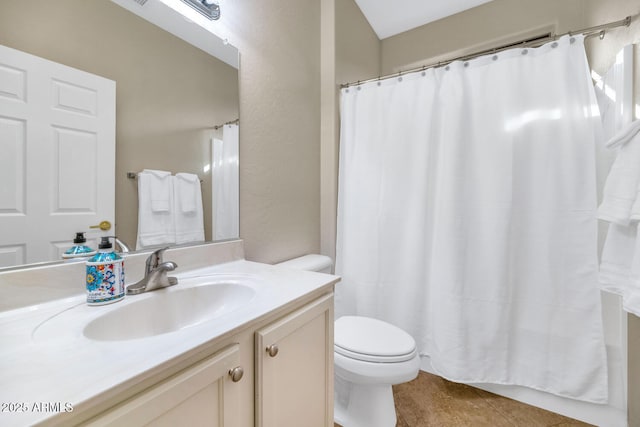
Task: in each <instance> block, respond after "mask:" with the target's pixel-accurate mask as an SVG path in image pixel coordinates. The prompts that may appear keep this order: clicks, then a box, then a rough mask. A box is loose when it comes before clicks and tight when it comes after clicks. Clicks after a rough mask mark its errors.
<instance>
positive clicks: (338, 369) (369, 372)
mask: <svg viewBox="0 0 640 427" xmlns="http://www.w3.org/2000/svg"><path fill="white" fill-rule="evenodd" d="M331 264H332V262H331V258H329V257H327V256H323V255H313V254H312V255H305V256H303V257H300V258H294V259H292V260H289V261H285V262H282V263H280V264H278V265H280V266H283V267H289V268H296V269H300V270H311V271H318V272H321V273H330V272H331ZM338 286H340V285H338ZM334 328H335V329H334V347H333V348H334V370H335V393H334V420H335V422H336V423H338V424H340V425H342V426H343V427H393V426H395V425H396V410H395V406H394V403H393V393H392V390H391V386H392V385H394V384H401V383H404V382H407V381H411V380H412V379H414V378H415V377H416V376H417V375H418V371H419V369H420V356H419V355H418V350H417V348H416V342H415V340H414V339H413V337H411V335H409V334H408V333H406V332H405V331H403V330H402V329H400V328H398V327H396V326H393V325H391V324H389V323H386V322H383V321H381V320H377V319H372V318H369V317H362V316H343V317H341V318H339V319H337V320H336V321H335V326H334Z"/></svg>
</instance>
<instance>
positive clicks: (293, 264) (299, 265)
mask: <svg viewBox="0 0 640 427" xmlns="http://www.w3.org/2000/svg"><path fill="white" fill-rule="evenodd" d="M276 265H279V266H282V267H287V268H294V269H297V270H309V271H317V272H319V273H329V274H331V267H332V265H333V261H331V258H329V257H328V256H325V255H318V254H309V255H305V256H301V257H298V258H293V259H290V260H288V261H284V262H281V263H278V264H276Z"/></svg>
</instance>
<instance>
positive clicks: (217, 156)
mask: <svg viewBox="0 0 640 427" xmlns="http://www.w3.org/2000/svg"><path fill="white" fill-rule="evenodd" d="M239 140H240V127H239V126H238V125H235V124H233V125H224V126H223V128H222V139H221V140H220V139H214V140H213V142H212V150H211V152H212V159H211V164H212V170H211V179H212V184H213V185H212V191H213V194H212V196H213V197H212V200H213V215H212V217H213V239H214V240H224V239H237V238H238V237H239V236H240V224H239V221H240V182H239V179H240V177H239V165H240V162H239V154H240V151H239V150H240V144H239Z"/></svg>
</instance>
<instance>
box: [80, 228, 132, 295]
mask: <svg viewBox="0 0 640 427" xmlns="http://www.w3.org/2000/svg"><path fill="white" fill-rule="evenodd" d="M109 238H110V237H102V239H101V241H100V245H99V246H98V253H97V254H95V255H94V256H93V257H91V258H90V259H89V260H88V261H87V276H86V287H87V304H88V305H104V304H110V303H112V302H116V301H120V300H121V299H123V298H124V260H123V259H122V257H120V256H119V255H118V254H116V253H115V252H114V251H113V245H112V244H111V241H110V240H109Z"/></svg>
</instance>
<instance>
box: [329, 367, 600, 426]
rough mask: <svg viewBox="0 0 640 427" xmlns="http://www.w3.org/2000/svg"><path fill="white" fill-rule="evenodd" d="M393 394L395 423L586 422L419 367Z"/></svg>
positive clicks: (529, 424)
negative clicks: (427, 371) (423, 370)
mask: <svg viewBox="0 0 640 427" xmlns="http://www.w3.org/2000/svg"><path fill="white" fill-rule="evenodd" d="M393 394H394V397H395V402H396V412H397V416H398V424H397V427H578V426H581V427H585V426H589V425H590V424H586V423H583V422H581V421H576V420H573V419H571V418H567V417H564V416H562V415H558V414H556V413H553V412H549V411H545V410H544V409H540V408H536V407H533V406H529V405H526V404H524V403H520V402H517V401H515V400H511V399H507V398H505V397H501V396H498V395H495V394H493V393H489V392H486V391H484V390H480V389H477V388H475V387H471V386H468V385H465V384H458V383H453V382H450V381H447V380H445V379H443V378H440V377H438V376H435V375H431V374H428V373H426V372H422V371H421V372H420V374H419V375H418V378H416V379H415V380H413V381H411V382H408V383H405V384H400V385H398V386H394V387H393ZM336 426H338V425H337V424H336Z"/></svg>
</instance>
